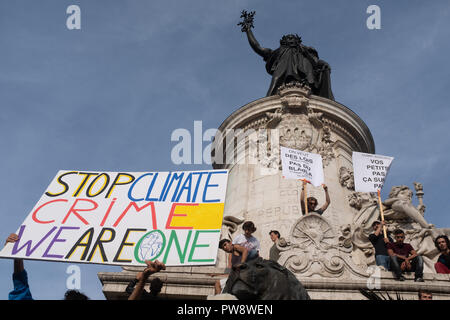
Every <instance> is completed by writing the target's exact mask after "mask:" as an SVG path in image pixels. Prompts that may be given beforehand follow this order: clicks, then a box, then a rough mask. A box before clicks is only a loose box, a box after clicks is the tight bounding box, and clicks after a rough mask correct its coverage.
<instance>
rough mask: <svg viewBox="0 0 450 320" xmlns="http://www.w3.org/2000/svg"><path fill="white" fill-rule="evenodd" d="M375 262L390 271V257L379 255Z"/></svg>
mask: <svg viewBox="0 0 450 320" xmlns="http://www.w3.org/2000/svg"><path fill="white" fill-rule="evenodd" d="M375 262H376V264H377V266H383V267H384V268H385V269H386V270H389V268H390V265H391V263H390V259H389V256H383V255H377V256H375Z"/></svg>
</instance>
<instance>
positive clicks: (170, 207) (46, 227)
mask: <svg viewBox="0 0 450 320" xmlns="http://www.w3.org/2000/svg"><path fill="white" fill-rule="evenodd" d="M227 178H228V171H227V170H208V171H183V172H86V171H85V172H81V171H59V172H58V174H57V175H56V177H55V178H54V179H53V181H52V182H51V183H50V185H49V187H48V188H47V190H46V191H45V193H44V194H43V195H42V197H41V199H40V200H39V201H38V203H37V204H36V205H35V207H34V208H33V210H32V211H31V212H30V214H29V215H28V217H27V218H26V219H25V221H24V222H23V223H22V225H21V226H20V227H19V229H18V231H17V232H16V233H17V234H18V235H19V238H20V239H19V240H18V241H17V242H15V243H8V244H7V245H6V246H5V247H4V248H3V249H2V250H1V251H0V257H6V258H24V259H36V260H50V261H64V262H71V263H73V262H76V263H78V262H79V263H99V264H111V265H144V264H145V262H144V261H145V260H156V259H158V260H159V261H162V262H163V263H165V264H166V265H168V266H171V265H209V264H215V262H216V258H217V251H218V243H219V240H220V231H221V226H222V217H223V208H224V202H225V192H226V187H227Z"/></svg>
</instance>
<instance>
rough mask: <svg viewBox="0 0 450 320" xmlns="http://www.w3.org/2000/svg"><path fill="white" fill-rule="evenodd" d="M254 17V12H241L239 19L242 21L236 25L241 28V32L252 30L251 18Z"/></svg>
mask: <svg viewBox="0 0 450 320" xmlns="http://www.w3.org/2000/svg"><path fill="white" fill-rule="evenodd" d="M254 16H255V11H251V12H250V13H249V12H247V11H245V10H242V14H241V18H244V20H243V21H241V22H239V23H238V24H237V25H238V26H241V31H242V32H247V31H248V30H250V29H251V28H253V17H254Z"/></svg>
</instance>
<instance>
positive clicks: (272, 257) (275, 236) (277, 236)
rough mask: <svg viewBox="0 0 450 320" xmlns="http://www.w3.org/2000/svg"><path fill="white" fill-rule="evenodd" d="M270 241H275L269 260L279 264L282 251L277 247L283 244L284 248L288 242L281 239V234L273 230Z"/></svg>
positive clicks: (270, 233)
mask: <svg viewBox="0 0 450 320" xmlns="http://www.w3.org/2000/svg"><path fill="white" fill-rule="evenodd" d="M269 236H270V239H271V240H272V241H273V245H272V247H271V248H270V251H269V260H272V261H275V262H277V261H278V259H279V258H280V250H278V247H277V245H278V244H281V245H282V246H284V245H285V244H286V240H285V239H284V238H281V236H280V233H279V232H278V231H277V230H271V231H270V232H269Z"/></svg>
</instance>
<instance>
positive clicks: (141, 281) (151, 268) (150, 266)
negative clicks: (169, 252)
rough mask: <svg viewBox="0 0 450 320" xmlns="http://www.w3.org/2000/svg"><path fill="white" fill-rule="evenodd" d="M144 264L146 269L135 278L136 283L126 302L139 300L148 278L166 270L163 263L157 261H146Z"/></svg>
mask: <svg viewBox="0 0 450 320" xmlns="http://www.w3.org/2000/svg"><path fill="white" fill-rule="evenodd" d="M145 263H146V264H147V268H145V270H144V271H143V272H140V273H138V275H137V277H136V279H137V280H138V282H137V284H136V287H135V288H134V290H133V292H132V293H131V295H130V297H129V298H128V300H139V299H140V298H141V296H142V292H143V291H144V286H145V282H146V281H147V279H148V277H149V276H150V275H151V274H153V273H156V272H159V271H160V270H165V269H166V266H165V265H164V263H162V262H159V261H158V260H155V261H150V260H146V261H145Z"/></svg>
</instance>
